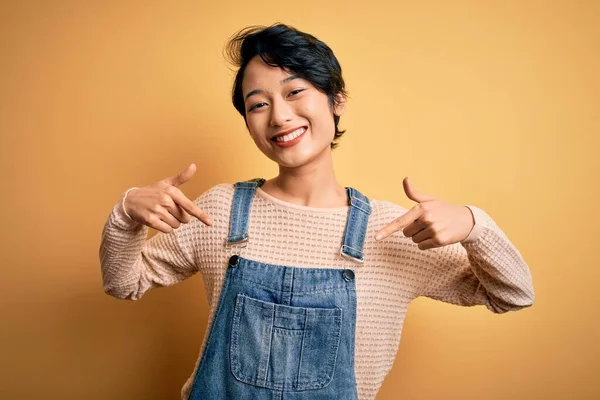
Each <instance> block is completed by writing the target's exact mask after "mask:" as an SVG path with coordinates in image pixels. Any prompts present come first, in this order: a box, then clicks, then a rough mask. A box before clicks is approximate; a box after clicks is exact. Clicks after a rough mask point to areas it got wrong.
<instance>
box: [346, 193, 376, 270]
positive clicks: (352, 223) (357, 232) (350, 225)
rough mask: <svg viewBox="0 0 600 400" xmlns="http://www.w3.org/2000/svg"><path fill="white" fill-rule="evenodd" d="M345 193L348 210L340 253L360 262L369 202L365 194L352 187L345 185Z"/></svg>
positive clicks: (362, 260)
mask: <svg viewBox="0 0 600 400" xmlns="http://www.w3.org/2000/svg"><path fill="white" fill-rule="evenodd" d="M346 193H347V194H348V203H349V205H350V210H349V211H348V219H347V221H346V230H345V232H344V242H343V244H342V247H341V249H340V255H341V256H342V257H347V258H350V259H352V260H354V261H358V262H360V263H362V262H364V255H363V245H364V243H365V238H366V234H367V225H368V223H369V215H371V203H370V202H369V199H368V198H367V197H366V196H365V195H363V194H362V193H361V192H359V191H358V190H356V189H354V188H351V187H347V188H346Z"/></svg>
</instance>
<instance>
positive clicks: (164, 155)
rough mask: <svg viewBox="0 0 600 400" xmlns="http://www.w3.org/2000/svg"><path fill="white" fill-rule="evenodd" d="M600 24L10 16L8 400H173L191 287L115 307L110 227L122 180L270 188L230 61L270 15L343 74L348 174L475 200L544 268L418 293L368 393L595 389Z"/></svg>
mask: <svg viewBox="0 0 600 400" xmlns="http://www.w3.org/2000/svg"><path fill="white" fill-rule="evenodd" d="M599 16H600V6H599V2H592V1H555V2H552V1H471V2H466V1H458V2H457V1H437V2H432V1H400V2H392V1H367V2H356V5H353V3H350V2H348V1H302V2H282V1H258V2H250V1H219V2H210V3H209V2H203V1H187V2H185V1H166V0H165V1H135V2H134V1H95V2H92V1H37V2H34V1H13V2H9V1H4V2H2V3H0V57H1V60H0V61H1V62H0V133H1V136H0V171H1V172H0V173H1V183H2V185H1V192H2V195H1V196H0V198H1V203H0V213H1V214H0V217H1V220H2V226H3V229H2V241H1V246H2V250H1V251H0V265H1V267H2V275H1V278H0V293H1V296H2V302H1V305H0V316H1V318H2V326H1V329H0V344H1V348H0V359H1V360H2V362H1V364H0V377H1V378H0V398H2V399H33V398H44V399H80V398H85V399H176V398H178V397H179V391H180V389H181V386H182V385H183V383H184V382H185V380H186V379H187V377H188V376H189V375H190V373H191V372H192V368H193V366H194V362H195V360H196V358H197V357H198V350H199V347H200V343H201V340H202V335H203V334H204V330H205V327H206V324H207V320H206V319H207V310H208V309H207V304H206V299H205V293H204V286H203V283H202V278H201V276H200V275H196V276H194V277H193V278H191V279H189V280H187V281H185V282H183V283H181V284H179V285H176V286H174V287H170V288H167V289H158V290H155V291H151V292H149V293H148V294H146V295H145V296H144V298H143V299H142V300H141V301H138V302H127V301H118V300H116V299H113V298H111V297H109V296H108V295H106V294H104V293H103V292H102V284H101V278H100V266H99V259H98V248H99V244H100V234H101V230H102V227H103V225H104V223H105V222H106V219H107V217H108V214H109V212H110V210H111V208H112V207H113V205H114V204H116V202H117V201H118V198H119V196H120V194H121V193H122V192H123V191H124V190H125V189H127V188H128V187H131V186H143V185H148V184H151V183H153V182H155V181H157V180H159V179H162V178H165V177H167V176H170V175H173V174H176V173H178V172H180V171H182V170H183V169H184V168H185V167H186V166H187V165H188V164H189V163H190V162H195V163H196V165H197V166H198V172H197V173H196V175H195V176H194V177H193V179H192V180H191V181H190V182H188V183H186V184H185V185H184V186H182V190H183V191H184V192H185V193H186V194H187V195H188V197H190V198H192V199H194V198H196V197H197V196H198V195H200V194H201V193H202V192H203V191H205V190H206V189H208V188H209V187H211V186H212V185H215V184H217V183H221V182H234V181H236V180H242V179H249V178H253V177H257V176H262V177H265V178H270V177H272V176H274V175H275V174H276V172H277V168H276V166H275V165H274V164H273V163H272V161H270V160H268V159H267V158H266V157H264V156H263V155H262V154H261V153H260V152H259V151H258V150H257V149H256V148H255V146H254V143H253V142H252V140H251V139H250V137H249V136H248V134H247V132H246V131H245V127H244V123H243V120H242V118H241V117H240V116H239V115H238V114H237V112H236V111H235V109H234V108H233V106H232V104H231V101H230V89H231V84H232V77H233V73H232V72H231V71H230V70H229V69H228V66H227V65H226V63H225V61H224V59H223V57H222V50H223V46H224V44H225V43H226V40H227V38H228V37H229V36H230V35H231V34H232V33H234V32H235V31H237V30H238V29H240V28H242V27H244V26H247V25H252V24H263V25H264V24H267V25H269V24H271V23H274V22H277V21H280V22H284V23H287V24H290V25H292V26H295V27H297V28H299V29H301V30H304V31H307V32H310V33H312V34H314V35H316V36H317V37H318V38H320V39H322V40H323V41H325V42H326V43H327V44H328V45H329V46H331V47H332V49H333V50H334V52H335V54H336V55H337V57H338V58H339V60H340V62H341V64H342V67H343V72H344V77H345V79H346V82H347V86H348V89H349V92H350V96H351V98H350V100H349V104H348V107H347V110H346V113H345V115H344V116H343V117H342V120H341V128H343V129H347V133H346V134H345V136H344V137H343V139H342V140H341V144H340V147H339V148H338V149H337V150H335V152H334V160H335V165H336V171H337V176H338V179H339V181H340V183H342V184H344V185H352V186H354V187H357V188H359V189H360V190H361V191H363V193H365V194H367V195H368V196H369V197H372V198H377V199H381V200H391V201H394V202H396V203H399V204H401V205H403V206H405V207H412V205H413V202H412V201H411V200H410V199H408V198H407V197H406V195H405V194H404V191H403V188H402V179H403V178H404V177H405V176H409V177H410V178H412V183H413V185H414V186H415V188H416V189H417V190H421V191H423V192H425V193H428V194H432V195H435V196H437V197H439V198H441V199H443V200H446V201H449V202H453V203H456V204H473V205H476V206H478V207H481V208H482V209H484V210H485V211H486V212H488V213H489V214H490V215H491V216H492V217H493V218H494V220H495V221H496V222H497V223H498V224H499V226H500V227H501V228H502V229H503V230H504V232H505V233H506V234H507V235H508V237H509V238H510V239H511V241H512V242H513V243H514V244H515V246H516V247H517V248H518V249H519V251H520V252H521V254H522V255H523V257H524V258H525V260H526V262H527V263H528V265H529V267H530V269H531V271H532V275H533V281H534V286H535V293H536V303H535V304H534V306H533V307H532V308H529V309H526V310H523V311H520V312H516V313H508V314H503V315H494V314H492V313H491V312H489V311H488V310H487V309H485V308H484V307H474V308H461V307H457V306H452V305H448V304H445V303H440V302H435V301H433V300H429V299H423V298H420V299H418V300H416V301H415V302H414V303H413V304H412V306H411V308H410V311H409V313H408V316H407V320H406V323H405V329H404V333H403V337H402V341H401V344H400V348H399V351H398V354H397V358H396V362H395V364H394V366H393V369H392V370H391V372H390V374H389V375H388V376H387V378H386V380H385V381H384V384H383V387H382V389H381V391H380V393H379V395H378V397H377V398H378V399H404V400H410V399H588V398H598V396H600V383H598V379H597V378H598V371H599V367H600V362H599V361H598V360H599V359H600V354H599V351H598V349H599V346H598V344H597V340H598V338H599V337H600V329H599V323H598V317H599V315H598V314H599V313H598V294H597V293H598V283H599V281H600V273H599V268H598V267H599V266H600V263H599V257H598V247H597V242H598V240H599V237H598V235H599V233H598V226H599V224H600V220H599V218H598V211H597V204H598V199H599V196H598V195H599V190H598V183H599V182H600V179H599V165H600V163H599V162H598V149H599V148H600V146H599V140H598V135H599V133H600V130H599V128H600V79H599V74H598V71H600V61H599V52H600V35H599V31H600V29H599V27H598V18H599ZM390 222H391V221H390ZM155 233H156V231H154V230H152V233H151V234H155Z"/></svg>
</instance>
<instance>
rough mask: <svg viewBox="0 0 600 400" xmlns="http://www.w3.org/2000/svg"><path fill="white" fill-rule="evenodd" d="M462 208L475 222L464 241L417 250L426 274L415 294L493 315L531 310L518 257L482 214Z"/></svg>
mask: <svg viewBox="0 0 600 400" xmlns="http://www.w3.org/2000/svg"><path fill="white" fill-rule="evenodd" d="M467 207H468V208H469V209H470V210H471V213H472V214H473V217H474V219H475V226H474V227H473V230H472V231H471V233H470V234H469V236H468V237H467V238H465V239H464V240H463V241H462V242H459V243H454V244H452V245H448V246H444V247H438V248H434V249H429V250H419V251H420V252H421V256H422V257H423V258H424V265H428V266H429V269H430V270H429V271H428V279H427V280H426V281H425V282H424V285H423V290H422V293H421V295H422V296H425V297H429V298H432V299H435V300H440V301H444V302H447V303H451V304H457V305H461V306H474V305H485V306H486V307H487V308H488V309H489V310H490V311H492V312H494V313H497V314H501V313H505V312H507V311H516V310H519V309H522V308H525V307H528V306H531V305H532V304H533V301H534V298H535V296H534V292H533V283H532V278H531V273H530V271H529V268H528V267H527V264H526V263H525V261H524V260H523V258H522V257H521V254H520V253H519V251H518V250H517V249H516V248H515V246H514V245H513V244H512V243H511V242H510V241H509V240H508V238H507V237H506V235H505V234H504V232H503V231H502V230H501V229H500V228H499V227H498V225H496V223H495V222H494V220H493V219H492V218H491V217H490V216H489V215H488V214H487V213H486V212H485V211H483V210H482V209H480V208H478V207H475V206H471V205H469V206H467Z"/></svg>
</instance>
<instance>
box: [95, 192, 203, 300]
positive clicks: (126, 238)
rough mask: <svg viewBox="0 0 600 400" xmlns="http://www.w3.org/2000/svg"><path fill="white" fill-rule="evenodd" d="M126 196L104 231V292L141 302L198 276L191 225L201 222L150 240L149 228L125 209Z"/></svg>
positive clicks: (119, 297) (116, 207)
mask: <svg viewBox="0 0 600 400" xmlns="http://www.w3.org/2000/svg"><path fill="white" fill-rule="evenodd" d="M124 195H125V192H123V194H122V195H121V198H120V200H119V202H118V203H117V204H116V205H115V206H114V207H113V209H112V211H111V213H110V215H109V217H108V220H107V221H106V223H105V225H104V229H103V230H102V237H101V244H100V251H99V256H100V270H101V273H102V283H103V289H104V292H106V293H107V294H109V295H111V296H113V297H116V298H118V299H128V300H138V299H139V298H141V297H142V295H143V294H144V293H145V292H146V291H148V290H150V289H152V288H154V287H161V286H171V285H174V284H176V283H178V282H181V281H183V280H184V279H186V278H188V277H190V276H192V275H193V274H195V273H196V272H197V271H198V267H197V265H196V264H197V263H196V261H195V257H194V252H193V248H194V246H193V240H191V238H193V237H194V235H192V232H193V231H192V230H191V229H190V225H192V224H193V223H195V222H199V221H197V220H195V219H194V218H192V221H190V222H189V223H187V224H182V225H181V226H180V227H179V228H177V229H174V230H172V231H171V232H170V233H163V232H160V231H159V232H158V233H157V234H156V235H154V236H153V237H152V238H150V239H148V240H146V239H147V236H148V231H149V227H147V226H146V225H143V224H140V223H138V222H136V221H134V220H132V219H131V218H129V217H128V216H127V214H126V213H125V211H124V210H123V208H122V201H123V197H124ZM199 224H202V223H201V222H199ZM182 244H184V245H183V246H182Z"/></svg>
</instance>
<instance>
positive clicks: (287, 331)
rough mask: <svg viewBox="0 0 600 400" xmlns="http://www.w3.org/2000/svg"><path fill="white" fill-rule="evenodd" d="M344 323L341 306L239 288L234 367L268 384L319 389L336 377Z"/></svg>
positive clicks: (245, 377) (246, 378) (241, 376)
mask: <svg viewBox="0 0 600 400" xmlns="http://www.w3.org/2000/svg"><path fill="white" fill-rule="evenodd" d="M341 328H342V309H341V308H315V307H294V306H287V305H283V304H276V303H271V302H267V301H262V300H258V299H255V298H252V297H250V296H247V295H245V294H243V293H238V294H237V296H236V302H235V309H234V313H233V324H232V330H231V342H230V356H231V372H232V373H233V375H234V376H235V377H236V378H237V379H238V380H240V381H242V382H244V383H248V384H251V385H254V386H259V387H264V388H269V389H277V390H288V391H301V390H309V389H321V388H323V387H325V386H327V385H328V384H329V383H331V381H332V380H333V374H334V370H335V365H336V360H337V354H338V349H339V345H340V334H341Z"/></svg>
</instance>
